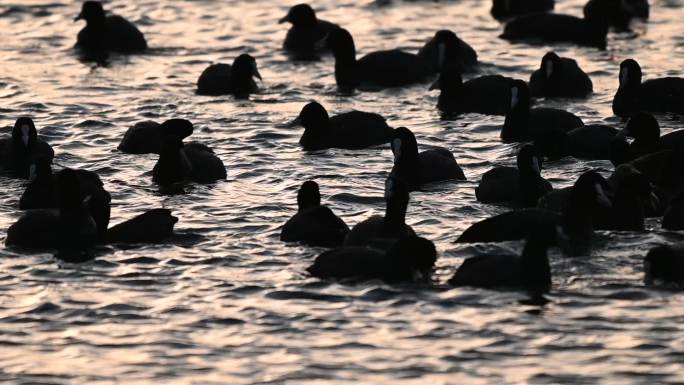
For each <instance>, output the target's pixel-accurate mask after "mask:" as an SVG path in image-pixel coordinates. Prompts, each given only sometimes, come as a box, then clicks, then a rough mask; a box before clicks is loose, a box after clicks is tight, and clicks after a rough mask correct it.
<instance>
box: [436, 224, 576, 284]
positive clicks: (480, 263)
mask: <svg viewBox="0 0 684 385" xmlns="http://www.w3.org/2000/svg"><path fill="white" fill-rule="evenodd" d="M567 241H568V240H567V237H566V235H565V233H564V231H563V229H562V228H561V226H540V227H539V228H536V229H535V230H534V231H532V232H530V233H529V235H528V236H527V240H526V241H525V248H524V249H523V251H522V254H521V255H506V254H503V255H502V254H481V255H477V256H475V257H471V258H468V259H466V260H465V261H463V264H462V265H461V266H459V268H458V270H456V273H455V274H454V275H453V277H451V279H449V284H450V285H453V286H474V287H484V288H521V289H526V290H532V291H535V292H547V291H549V290H550V289H551V268H550V266H549V257H548V255H547V250H548V249H549V248H551V247H553V246H554V245H558V244H561V245H562V244H565V243H567Z"/></svg>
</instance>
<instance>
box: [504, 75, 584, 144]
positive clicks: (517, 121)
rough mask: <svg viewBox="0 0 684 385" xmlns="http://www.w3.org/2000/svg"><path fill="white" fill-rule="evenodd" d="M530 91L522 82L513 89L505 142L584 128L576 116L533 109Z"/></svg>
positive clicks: (506, 121)
mask: <svg viewBox="0 0 684 385" xmlns="http://www.w3.org/2000/svg"><path fill="white" fill-rule="evenodd" d="M530 105H531V99H530V89H529V87H528V86H527V83H525V82H524V81H522V80H515V81H514V82H513V86H512V87H511V107H510V110H509V111H508V114H506V119H505V120H504V125H503V128H502V129H501V139H502V140H503V141H505V142H523V141H529V140H534V139H535V138H537V137H539V136H540V135H542V133H543V132H544V131H545V130H549V129H559V130H563V131H570V130H572V129H575V128H578V127H582V126H583V125H584V123H583V122H582V119H580V118H579V117H577V116H575V115H574V114H572V113H570V112H567V111H564V110H559V109H555V108H531V107H530Z"/></svg>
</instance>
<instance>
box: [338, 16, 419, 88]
mask: <svg viewBox="0 0 684 385" xmlns="http://www.w3.org/2000/svg"><path fill="white" fill-rule="evenodd" d="M326 41H327V46H328V47H329V48H330V49H331V50H332V52H333V55H334V56H335V81H336V82H337V87H338V88H340V89H343V90H350V89H354V88H358V87H360V86H361V87H362V88H367V87H370V88H387V87H400V86H405V85H409V84H413V83H418V82H421V81H423V80H425V78H426V77H427V76H429V75H430V73H431V72H432V71H430V68H429V67H428V65H427V63H425V61H424V60H423V59H421V58H419V57H418V56H417V55H414V54H411V53H407V52H404V51H400V50H398V49H393V50H387V51H376V52H371V53H369V54H368V55H366V56H364V57H362V58H361V59H358V60H357V59H356V48H355V46H354V38H352V35H351V34H350V33H349V31H347V30H346V29H344V28H337V29H334V30H332V31H330V33H329V34H328V37H327V39H326Z"/></svg>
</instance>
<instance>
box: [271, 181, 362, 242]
mask: <svg viewBox="0 0 684 385" xmlns="http://www.w3.org/2000/svg"><path fill="white" fill-rule="evenodd" d="M297 206H298V210H297V213H296V214H295V215H293V216H292V217H291V218H290V219H288V220H287V222H285V225H283V228H282V230H281V231H280V240H281V241H284V242H302V243H305V244H307V245H310V246H326V247H334V246H339V245H341V244H342V242H343V241H344V238H345V237H346V235H347V233H349V227H348V226H347V225H346V224H345V223H344V221H343V220H342V219H341V218H340V217H338V216H337V215H335V213H333V212H332V210H330V208H328V206H324V205H321V193H320V190H319V188H318V183H316V182H315V181H312V180H309V181H306V182H304V183H303V184H302V186H301V187H300V188H299V191H298V192H297Z"/></svg>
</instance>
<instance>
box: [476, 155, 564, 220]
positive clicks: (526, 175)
mask: <svg viewBox="0 0 684 385" xmlns="http://www.w3.org/2000/svg"><path fill="white" fill-rule="evenodd" d="M541 166H542V159H541V157H540V156H539V154H538V151H537V149H536V148H535V147H534V146H533V145H531V144H526V145H524V146H522V147H521V148H520V151H519V152H518V157H517V168H516V167H508V166H499V167H495V168H493V169H491V170H489V171H487V172H486V173H484V174H483V175H482V180H481V181H480V184H479V185H478V186H477V187H476V188H475V197H476V198H477V200H478V201H479V202H482V203H502V202H510V203H513V204H514V205H516V206H521V207H535V206H536V205H537V201H538V200H539V198H540V197H542V196H544V195H545V194H546V193H548V192H549V191H551V190H553V187H552V186H551V183H549V182H548V181H547V180H545V179H544V178H542V176H541V175H540V173H541Z"/></svg>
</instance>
